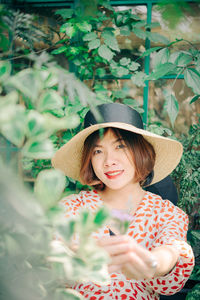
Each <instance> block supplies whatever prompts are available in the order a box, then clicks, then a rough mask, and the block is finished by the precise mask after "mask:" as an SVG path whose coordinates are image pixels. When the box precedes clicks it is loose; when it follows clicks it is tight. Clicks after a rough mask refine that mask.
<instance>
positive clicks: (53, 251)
mask: <svg viewBox="0 0 200 300" xmlns="http://www.w3.org/2000/svg"><path fill="white" fill-rule="evenodd" d="M0 166H1V168H0V174H1V176H0V191H1V193H0V199H1V211H0V266H1V268H0V280H1V290H0V299H2V300H3V299H9V300H23V299H27V298H28V299H31V300H36V299H41V300H47V299H48V300H61V299H62V300H64V299H70V300H78V299H82V296H81V295H80V294H79V293H78V292H75V291H74V290H71V289H70V288H67V287H66V285H67V284H68V283H69V282H71V280H75V281H76V282H79V281H81V282H82V281H84V280H85V281H91V280H93V281H94V282H96V283H98V284H106V283H108V282H109V275H108V273H107V269H106V264H107V260H108V257H107V255H106V253H104V251H103V250H102V249H100V248H98V247H97V245H96V244H95V242H94V239H93V238H92V237H91V232H93V231H96V230H97V229H98V228H99V227H100V226H102V225H103V224H104V222H105V220H106V219H107V218H108V213H107V211H105V210H104V209H100V210H99V211H97V212H96V213H95V214H93V215H90V214H89V213H88V212H84V211H83V212H81V213H80V216H79V217H78V218H74V219H73V220H70V221H67V220H66V219H65V220H64V218H63V216H64V211H62V210H61V209H59V208H58V206H56V207H55V206H52V203H51V205H50V206H49V207H51V209H49V210H47V203H44V199H43V202H42V205H43V207H44V209H45V210H44V209H42V207H41V205H39V203H38V202H37V201H36V199H35V198H34V196H33V194H32V193H30V191H29V190H27V189H25V188H24V184H23V183H22V182H21V181H20V180H19V177H18V176H16V175H15V174H14V173H13V171H12V172H11V170H10V169H8V167H7V166H5V165H3V163H2V162H0ZM44 172H45V171H44ZM56 172H57V171H56ZM43 174H44V173H43ZM48 175H49V174H48ZM41 176H42V175H41ZM44 177H45V176H43V178H42V179H41V178H38V186H37V192H38V190H39V196H40V197H41V198H42V197H43V196H45V195H47V191H48V190H49V189H51V186H52V175H51V177H49V176H46V177H45V182H44V180H43V179H44ZM60 179H61V180H60ZM63 180H64V176H63V175H62V174H60V173H59V174H58V173H57V174H54V187H55V190H56V193H57V195H56V196H57V197H61V194H62V190H63V186H62V185H61V184H60V183H61V182H62V181H63ZM46 189H47V191H46ZM54 194H55V193H54ZM48 196H49V195H48ZM57 197H55V198H57ZM41 198H40V199H41ZM48 204H50V203H49V202H48ZM47 211H48V213H47ZM75 233H76V234H79V235H80V236H81V237H84V238H82V239H80V241H79V246H78V248H77V249H76V251H74V250H72V249H71V244H72V239H73V235H74V234H75ZM53 236H54V238H53Z"/></svg>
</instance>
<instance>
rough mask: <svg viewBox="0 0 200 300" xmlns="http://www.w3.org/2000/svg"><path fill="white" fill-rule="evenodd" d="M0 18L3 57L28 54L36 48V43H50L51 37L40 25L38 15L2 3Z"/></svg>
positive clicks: (0, 54) (0, 46)
mask: <svg viewBox="0 0 200 300" xmlns="http://www.w3.org/2000/svg"><path fill="white" fill-rule="evenodd" d="M0 18H1V22H0V32H1V40H0V50H1V53H0V57H1V59H3V58H7V57H9V58H13V57H14V58H16V57H17V56H20V55H23V54H28V53H30V52H31V51H33V50H34V49H35V48H36V43H41V42H43V43H44V42H45V43H49V37H48V36H47V34H46V33H45V32H44V30H42V29H41V27H40V26H39V24H38V22H37V17H36V15H33V14H27V13H24V12H21V11H19V10H14V9H11V8H9V7H7V6H4V5H1V6H0Z"/></svg>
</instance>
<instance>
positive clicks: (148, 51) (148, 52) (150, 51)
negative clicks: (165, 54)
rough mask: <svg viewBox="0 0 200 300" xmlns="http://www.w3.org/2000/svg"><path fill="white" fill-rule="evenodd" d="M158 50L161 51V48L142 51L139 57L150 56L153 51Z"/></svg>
mask: <svg viewBox="0 0 200 300" xmlns="http://www.w3.org/2000/svg"><path fill="white" fill-rule="evenodd" d="M159 49H161V47H153V48H150V49H148V50H146V51H144V52H143V53H142V55H141V56H140V57H144V56H148V55H149V54H151V53H152V52H155V51H157V50H159Z"/></svg>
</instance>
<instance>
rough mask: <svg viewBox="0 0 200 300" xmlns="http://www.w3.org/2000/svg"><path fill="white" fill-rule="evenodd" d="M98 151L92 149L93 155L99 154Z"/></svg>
mask: <svg viewBox="0 0 200 300" xmlns="http://www.w3.org/2000/svg"><path fill="white" fill-rule="evenodd" d="M99 153H101V150H99V149H97V150H94V152H93V155H96V154H99Z"/></svg>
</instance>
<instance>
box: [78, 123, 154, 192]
mask: <svg viewBox="0 0 200 300" xmlns="http://www.w3.org/2000/svg"><path fill="white" fill-rule="evenodd" d="M109 129H111V130H112V131H113V132H114V134H115V135H116V137H121V138H122V139H123V140H124V142H125V143H126V145H127V146H128V148H129V149H130V151H131V153H132V156H133V162H134V165H135V169H136V170H135V171H136V174H135V175H136V178H135V179H136V181H137V182H139V183H140V185H141V186H145V185H149V184H150V183H151V181H152V179H153V168H154V164H155V156H156V155H155V151H154V148H153V146H152V145H151V144H150V143H149V142H148V141H147V140H145V138H143V136H142V135H140V134H137V133H134V132H130V131H127V130H123V129H118V128H110V127H109V128H104V129H101V130H98V131H95V132H93V133H92V134H91V135H89V136H88V137H87V139H86V140H85V143H84V149H83V154H82V161H81V170H80V176H81V179H82V181H83V182H84V183H85V184H88V185H94V186H95V187H96V188H97V189H101V190H102V189H104V187H105V186H104V184H103V183H101V182H100V181H99V179H98V178H97V177H96V174H95V173H94V170H93V167H92V163H91V158H92V153H93V149H94V146H95V144H96V142H97V140H98V139H99V138H100V137H102V135H105V134H106V132H107V131H108V130H109ZM95 181H96V182H97V181H99V184H93V183H94V182H95Z"/></svg>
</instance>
